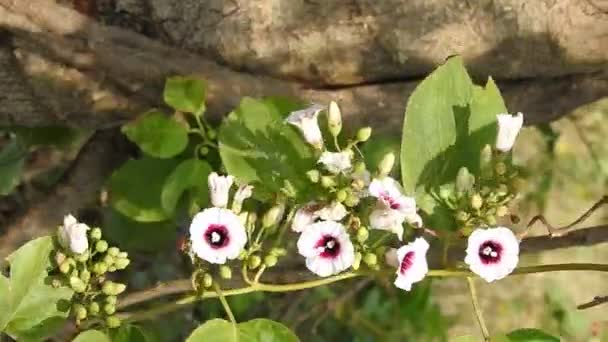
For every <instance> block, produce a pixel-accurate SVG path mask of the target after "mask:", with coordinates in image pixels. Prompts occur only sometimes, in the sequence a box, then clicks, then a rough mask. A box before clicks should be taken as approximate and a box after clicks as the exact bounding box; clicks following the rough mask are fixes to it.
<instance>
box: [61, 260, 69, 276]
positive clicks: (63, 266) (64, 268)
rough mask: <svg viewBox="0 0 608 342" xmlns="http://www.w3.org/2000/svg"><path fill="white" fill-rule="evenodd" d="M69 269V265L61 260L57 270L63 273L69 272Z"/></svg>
mask: <svg viewBox="0 0 608 342" xmlns="http://www.w3.org/2000/svg"><path fill="white" fill-rule="evenodd" d="M70 269H71V265H70V263H69V262H67V261H64V262H62V263H61V265H59V272H61V273H63V274H68V273H70Z"/></svg>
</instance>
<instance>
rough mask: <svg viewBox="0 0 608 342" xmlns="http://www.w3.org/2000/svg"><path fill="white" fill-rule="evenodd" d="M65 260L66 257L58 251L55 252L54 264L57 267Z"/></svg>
mask: <svg viewBox="0 0 608 342" xmlns="http://www.w3.org/2000/svg"><path fill="white" fill-rule="evenodd" d="M65 259H67V255H65V254H63V253H61V252H60V251H57V252H56V253H55V263H56V264H57V265H58V266H59V265H61V264H62V263H63V262H64V261H65Z"/></svg>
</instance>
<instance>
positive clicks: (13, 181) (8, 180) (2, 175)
mask: <svg viewBox="0 0 608 342" xmlns="http://www.w3.org/2000/svg"><path fill="white" fill-rule="evenodd" d="M26 152H27V151H26V149H25V147H24V146H23V144H22V143H21V142H20V141H19V139H17V138H15V139H12V140H11V141H10V142H9V143H8V144H7V145H6V146H4V148H3V149H2V151H0V195H8V194H10V193H11V192H12V191H13V189H15V187H16V186H17V185H19V183H20V181H21V171H22V170H23V163H24V161H25V156H26Z"/></svg>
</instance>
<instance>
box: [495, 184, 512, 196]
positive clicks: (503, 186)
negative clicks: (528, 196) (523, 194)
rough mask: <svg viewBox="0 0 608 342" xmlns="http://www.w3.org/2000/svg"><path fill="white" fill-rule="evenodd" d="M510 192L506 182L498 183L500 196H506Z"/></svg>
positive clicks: (497, 192)
mask: <svg viewBox="0 0 608 342" xmlns="http://www.w3.org/2000/svg"><path fill="white" fill-rule="evenodd" d="M508 193H509V187H507V185H506V184H500V185H498V189H497V191H496V194H497V195H498V196H506V195H507V194H508Z"/></svg>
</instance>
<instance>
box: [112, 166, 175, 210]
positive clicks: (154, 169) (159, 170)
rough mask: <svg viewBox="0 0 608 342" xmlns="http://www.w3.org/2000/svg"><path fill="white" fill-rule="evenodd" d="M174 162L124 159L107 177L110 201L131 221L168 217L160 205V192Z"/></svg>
mask: <svg viewBox="0 0 608 342" xmlns="http://www.w3.org/2000/svg"><path fill="white" fill-rule="evenodd" d="M177 163H178V161H177V160H174V159H155V158H149V157H144V158H142V159H138V160H129V161H127V162H126V163H125V164H123V165H122V166H121V167H120V169H118V170H116V171H114V173H113V174H112V176H111V177H110V181H109V189H110V204H111V205H112V207H113V208H114V209H116V210H117V211H119V212H120V213H122V214H123V215H125V216H127V217H129V218H131V219H133V220H135V221H139V222H158V221H164V220H166V219H168V218H169V215H167V213H166V212H165V210H163V208H162V205H161V191H162V188H163V184H165V181H166V179H167V177H169V175H170V174H171V172H172V171H173V169H174V168H175V166H176V164H177Z"/></svg>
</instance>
